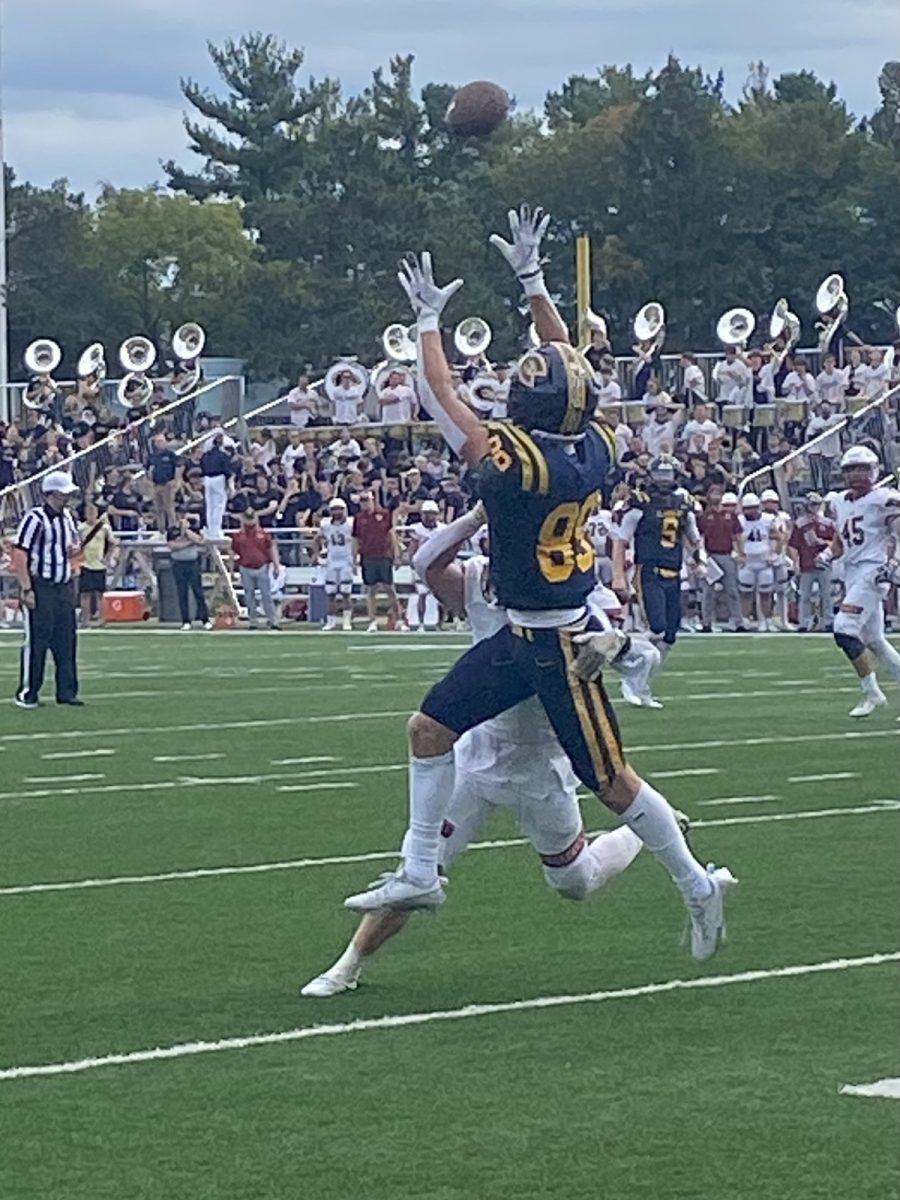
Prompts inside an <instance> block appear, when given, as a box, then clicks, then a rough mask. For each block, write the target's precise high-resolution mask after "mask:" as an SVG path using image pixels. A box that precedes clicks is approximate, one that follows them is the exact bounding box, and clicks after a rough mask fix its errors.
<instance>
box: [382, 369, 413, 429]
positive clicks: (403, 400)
mask: <svg viewBox="0 0 900 1200" xmlns="http://www.w3.org/2000/svg"><path fill="white" fill-rule="evenodd" d="M378 405H379V407H380V409H381V423H382V424H383V425H407V424H408V423H409V422H410V421H411V420H412V419H413V414H414V411H415V408H416V393H415V392H414V391H413V389H412V388H411V387H410V386H409V375H408V374H407V373H406V371H400V370H396V371H391V373H390V375H388V377H387V383H385V385H384V387H383V388H382V389H381V391H380V392H379V393H378Z"/></svg>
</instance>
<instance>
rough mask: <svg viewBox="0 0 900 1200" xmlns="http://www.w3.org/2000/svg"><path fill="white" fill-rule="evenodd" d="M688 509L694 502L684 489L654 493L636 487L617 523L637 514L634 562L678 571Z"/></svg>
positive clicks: (690, 509)
mask: <svg viewBox="0 0 900 1200" xmlns="http://www.w3.org/2000/svg"><path fill="white" fill-rule="evenodd" d="M690 512H693V502H692V500H691V498H690V496H688V495H687V494H686V493H685V492H682V491H680V490H673V491H671V492H664V493H657V492H655V491H650V492H647V491H642V490H641V489H640V488H636V489H635V490H634V492H633V493H632V495H631V498H630V500H629V502H628V507H627V508H626V509H625V511H624V513H623V514H622V515H621V517H620V524H623V525H627V523H628V522H629V520H630V521H634V520H635V516H636V515H637V514H639V519H638V520H637V524H636V526H635V529H634V534H633V541H634V561H635V562H636V563H638V564H639V565H641V566H648V567H663V568H664V569H667V570H670V571H680V570H681V564H682V560H683V557H684V554H683V550H682V539H683V537H684V527H685V521H686V520H687V515H688V513H690Z"/></svg>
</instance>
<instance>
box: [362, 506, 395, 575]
mask: <svg viewBox="0 0 900 1200" xmlns="http://www.w3.org/2000/svg"><path fill="white" fill-rule="evenodd" d="M353 536H354V537H355V538H356V542H357V545H358V546H359V557H360V560H362V561H365V560H366V559H372V558H375V559H387V560H389V561H390V560H393V557H394V540H393V530H392V528H391V514H390V513H389V512H388V511H387V510H386V509H384V508H375V507H374V505H373V506H372V507H371V508H368V510H367V509H366V508H363V509H362V510H361V511H360V512H358V513H357V514H356V516H355V517H354V518H353Z"/></svg>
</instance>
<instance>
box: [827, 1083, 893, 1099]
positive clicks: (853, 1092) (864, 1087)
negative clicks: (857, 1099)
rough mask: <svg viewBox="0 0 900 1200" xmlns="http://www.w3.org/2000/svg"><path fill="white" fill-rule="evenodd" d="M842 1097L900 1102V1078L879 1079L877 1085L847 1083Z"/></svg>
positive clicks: (843, 1088)
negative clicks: (869, 1097)
mask: <svg viewBox="0 0 900 1200" xmlns="http://www.w3.org/2000/svg"><path fill="white" fill-rule="evenodd" d="M841 1095H842V1096H871V1097H873V1098H874V1099H878V1100H900V1078H894V1079H877V1080H876V1081H875V1083H847V1084H844V1086H843V1087H842V1088H841Z"/></svg>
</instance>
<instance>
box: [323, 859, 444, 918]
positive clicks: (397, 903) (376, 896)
mask: <svg viewBox="0 0 900 1200" xmlns="http://www.w3.org/2000/svg"><path fill="white" fill-rule="evenodd" d="M446 899H447V897H446V895H445V894H444V889H443V888H442V887H441V882H440V880H438V881H437V882H436V883H429V884H426V885H425V886H424V887H423V886H422V885H421V884H418V883H413V881H412V880H411V879H409V878H408V877H407V875H406V874H405V872H404V871H403V868H402V867H401V868H400V869H399V870H398V871H395V872H394V873H393V874H391V875H388V876H387V877H386V878H385V877H384V876H382V878H381V879H380V880H377V881H376V882H375V883H374V884H372V886H371V887H369V888H368V889H367V890H366V891H364V892H357V893H356V895H354V896H348V897H347V899H346V900H345V901H344V908H350V909H352V910H353V911H354V912H375V910H376V909H379V908H404V909H406V908H409V909H412V908H430V909H437V908H440V907H441V905H442V904H443V903H444V901H445V900H446Z"/></svg>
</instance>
